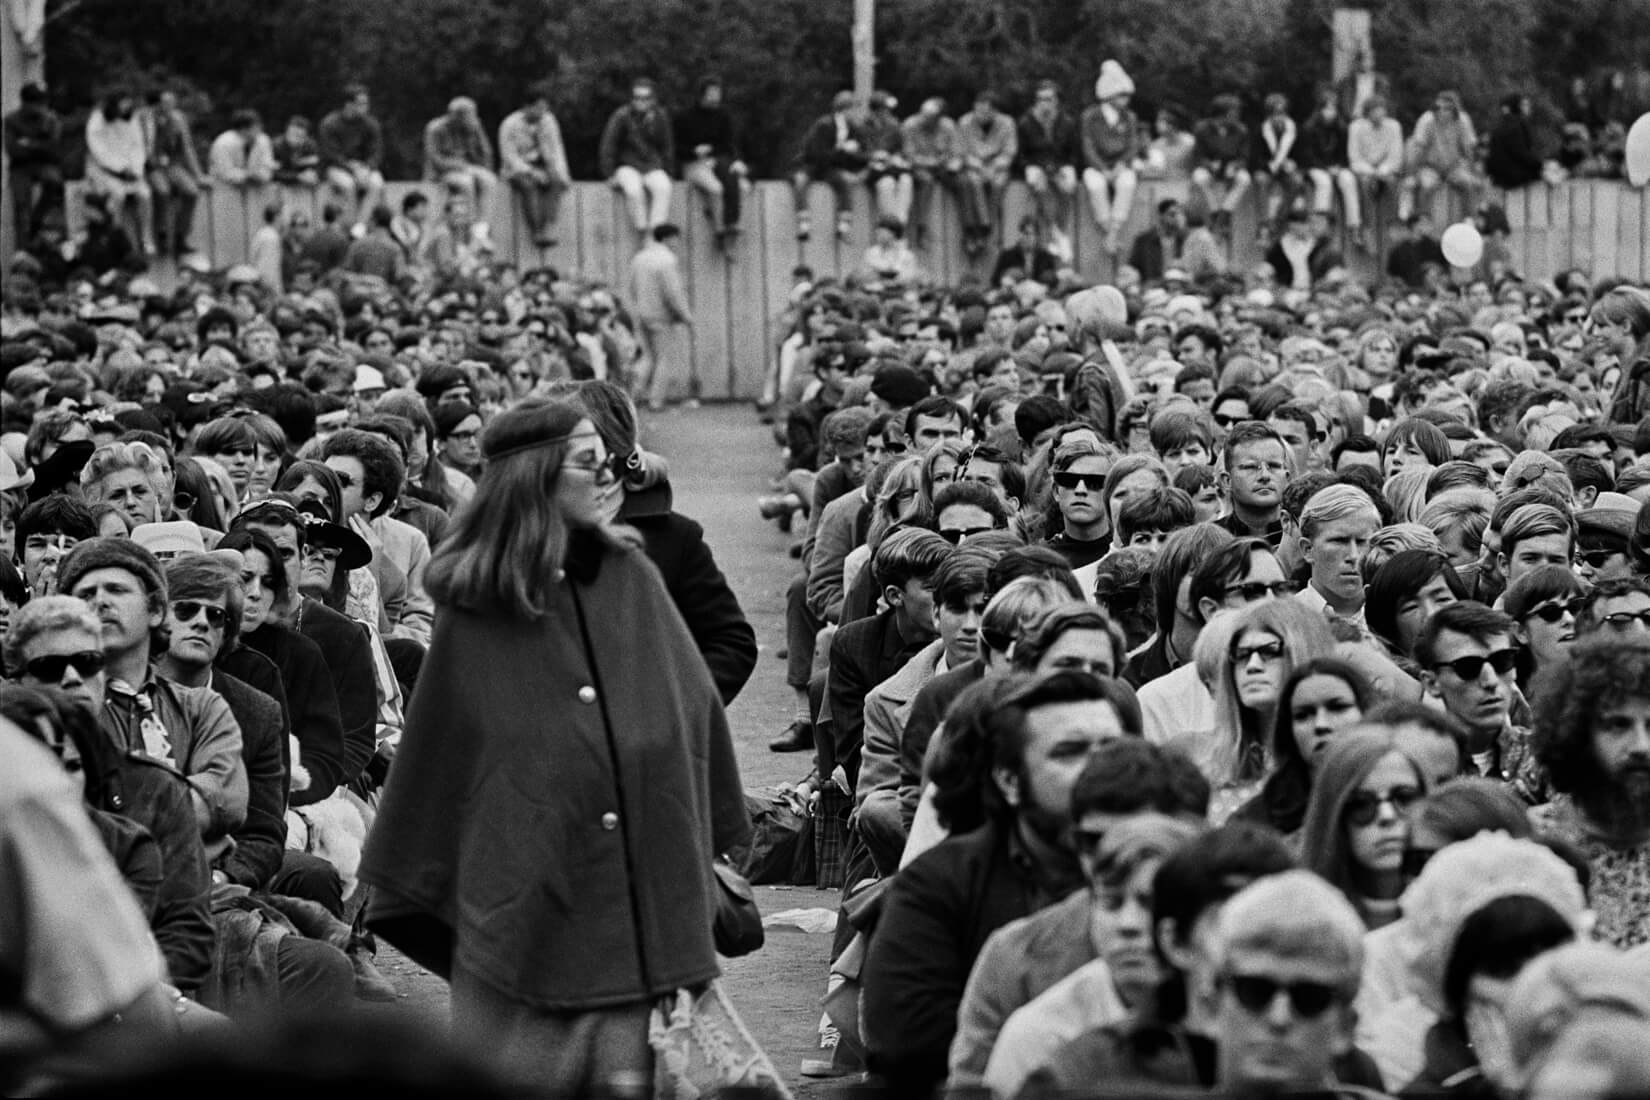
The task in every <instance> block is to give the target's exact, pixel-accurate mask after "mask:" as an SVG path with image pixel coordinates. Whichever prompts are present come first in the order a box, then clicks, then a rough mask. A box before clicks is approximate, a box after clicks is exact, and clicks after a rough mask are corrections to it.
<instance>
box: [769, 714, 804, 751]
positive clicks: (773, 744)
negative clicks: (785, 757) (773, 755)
mask: <svg viewBox="0 0 1650 1100" xmlns="http://www.w3.org/2000/svg"><path fill="white" fill-rule="evenodd" d="M813 747H814V724H813V723H812V722H809V721H807V720H805V719H802V718H797V719H795V720H794V721H792V722H791V724H790V725H788V726H786V727H785V732H784V733H782V734H780V735H779V736H778V737H775V738H774V739H773V740H772V741H769V742H768V749H769V751H771V752H802V751H803V750H805V749H812V748H813Z"/></svg>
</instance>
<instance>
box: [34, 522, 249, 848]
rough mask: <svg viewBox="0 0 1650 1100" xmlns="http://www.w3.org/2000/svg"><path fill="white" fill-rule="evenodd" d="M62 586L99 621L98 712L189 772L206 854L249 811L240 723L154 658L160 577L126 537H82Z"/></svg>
mask: <svg viewBox="0 0 1650 1100" xmlns="http://www.w3.org/2000/svg"><path fill="white" fill-rule="evenodd" d="M60 581H61V588H62V590H63V591H64V592H65V593H66V594H69V595H73V596H76V597H78V598H79V599H82V600H84V601H85V602H86V603H87V605H89V606H90V607H91V609H92V611H93V612H94V613H95V614H96V615H97V617H98V621H99V623H100V624H101V625H102V637H101V638H100V644H101V645H102V647H103V656H104V661H105V668H106V670H107V680H108V692H107V697H106V699H105V700H104V703H103V707H102V709H101V711H100V712H99V719H100V721H101V723H102V725H103V728H104V730H105V732H107V733H108V734H109V735H110V736H111V737H112V738H114V740H115V743H116V744H118V745H120V746H122V747H123V748H126V749H128V750H132V751H137V752H142V753H146V754H147V755H149V756H152V757H155V758H156V759H159V760H164V761H168V762H169V763H171V764H172V765H173V766H175V767H176V768H177V769H178V771H180V772H182V773H183V775H184V776H185V777H186V778H187V779H188V780H189V786H190V788H191V794H192V796H193V801H194V806H195V818H196V824H197V825H198V826H199V828H200V831H201V839H202V840H203V841H204V842H205V844H206V852H207V858H208V859H214V858H216V857H218V856H219V855H221V854H223V853H224V852H225V851H226V850H228V849H229V848H230V847H231V846H232V842H231V840H230V836H229V834H230V833H231V832H232V831H234V830H235V829H238V828H240V826H241V825H242V824H244V823H245V821H246V812H247V779H246V765H245V763H244V762H243V761H242V759H241V728H240V724H239V723H238V722H236V721H235V716H234V714H233V713H232V712H231V711H230V709H229V705H228V704H227V703H225V702H224V700H223V697H222V696H220V695H218V694H217V693H216V692H214V691H211V690H208V689H197V688H191V687H186V686H183V685H181V684H177V683H174V682H173V681H171V680H169V679H167V678H166V677H165V676H163V675H159V674H157V672H156V671H155V669H154V668H153V667H151V661H152V660H153V659H154V658H156V657H157V656H158V654H157V653H156V649H157V648H158V647H159V646H160V645H161V644H162V643H163V641H164V638H165V634H164V631H163V628H164V624H165V622H166V609H167V606H168V603H167V593H166V578H165V577H164V576H163V575H162V574H161V570H160V563H159V562H158V561H156V560H155V557H154V555H153V554H151V553H149V551H147V550H145V549H143V548H142V547H141V546H139V545H137V544H136V543H135V542H133V541H131V540H130V539H113V538H97V539H89V540H87V541H86V542H83V543H81V544H80V545H78V546H76V547H75V548H74V550H73V551H72V552H71V553H70V554H69V555H68V556H67V557H66V558H64V559H63V565H62V571H61V574H60Z"/></svg>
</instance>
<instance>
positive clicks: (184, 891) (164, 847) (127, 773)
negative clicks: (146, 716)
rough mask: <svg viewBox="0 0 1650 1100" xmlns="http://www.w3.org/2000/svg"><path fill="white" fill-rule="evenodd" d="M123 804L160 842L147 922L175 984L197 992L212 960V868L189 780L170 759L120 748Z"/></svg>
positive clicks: (120, 808)
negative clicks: (155, 886) (155, 889)
mask: <svg viewBox="0 0 1650 1100" xmlns="http://www.w3.org/2000/svg"><path fill="white" fill-rule="evenodd" d="M118 767H119V773H120V774H119V786H120V795H119V801H120V805H118V806H115V807H112V808H113V809H115V810H116V811H117V812H118V813H120V814H122V815H124V816H126V817H128V818H130V819H131V820H133V821H135V822H137V823H138V824H139V825H141V826H143V827H144V828H145V829H147V830H148V831H149V835H150V836H151V837H153V838H154V840H155V843H156V844H157V845H159V847H160V859H161V872H162V877H161V883H160V889H159V891H158V892H157V894H156V895H155V898H154V910H153V912H152V913H150V916H149V927H150V929H151V930H152V931H153V932H154V934H155V942H157V943H158V944H160V950H161V954H162V955H164V956H165V957H166V969H167V972H168V974H169V976H170V977H171V980H172V984H173V985H175V986H177V987H178V989H179V990H181V991H182V992H184V993H193V992H195V990H197V989H199V988H200V986H201V983H202V982H203V981H204V980H205V979H206V973H207V971H208V970H210V969H211V966H212V947H213V941H214V940H215V939H216V938H217V933H216V931H214V929H213V927H212V914H211V908H212V906H211V902H212V874H211V872H210V871H209V870H208V869H207V866H206V849H205V847H204V845H203V844H202V843H201V833H200V826H199V825H197V824H196V822H195V806H194V802H193V801H192V800H191V798H190V793H189V781H188V780H187V779H185V778H184V777H183V775H182V773H180V772H178V771H177V770H175V769H174V768H173V767H172V766H171V765H170V764H167V763H165V762H163V761H160V760H156V759H154V758H153V757H150V756H147V755H145V754H143V753H138V752H126V753H122V755H121V758H120V762H119V765H118Z"/></svg>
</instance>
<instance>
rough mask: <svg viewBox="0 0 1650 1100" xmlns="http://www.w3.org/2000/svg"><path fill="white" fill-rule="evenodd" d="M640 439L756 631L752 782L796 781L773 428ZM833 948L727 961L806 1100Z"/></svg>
mask: <svg viewBox="0 0 1650 1100" xmlns="http://www.w3.org/2000/svg"><path fill="white" fill-rule="evenodd" d="M643 442H644V444H645V445H646V446H647V447H648V448H649V449H651V450H656V451H658V452H660V453H662V454H664V455H665V456H666V457H667V458H668V459H669V461H670V468H671V483H672V485H673V486H674V487H675V491H676V509H677V511H679V512H681V513H683V514H684V515H687V516H691V517H692V518H694V519H696V520H698V521H699V523H701V524H702V525H703V526H704V528H705V537H706V540H707V541H708V542H709V543H710V546H711V549H712V550H713V551H714V552H715V554H716V560H717V563H718V564H719V565H720V566H721V567H722V571H723V572H724V573H726V574H727V576H728V580H729V583H731V584H732V585H733V589H734V591H735V592H736V593H738V595H739V601H740V603H741V604H742V605H743V606H744V609H745V614H746V616H747V617H749V619H750V621H751V624H752V625H753V626H754V627H755V628H756V636H757V641H758V643H759V644H760V646H761V649H762V656H761V660H760V662H759V663H758V665H757V667H756V672H755V674H754V675H753V676H752V677H751V681H750V683H749V685H747V687H746V688H745V690H744V692H743V693H742V694H741V695H740V696H739V698H738V699H737V700H735V701H734V704H733V706H732V707H731V708H730V709H729V711H728V718H729V722H730V724H731V726H732V728H733V735H734V741H735V745H736V747H737V749H738V753H739V766H740V771H741V774H742V776H743V778H744V782H745V786H746V787H747V788H754V787H763V786H769V785H772V784H776V783H780V782H792V783H794V782H796V781H797V780H799V779H801V778H802V777H803V776H804V775H806V774H807V771H808V769H809V767H810V761H809V760H808V759H807V757H806V755H805V754H802V753H788V754H779V753H772V752H769V751H768V747H767V743H768V740H769V739H770V738H772V737H773V736H774V735H775V734H777V733H778V732H779V731H780V730H781V729H782V728H783V727H784V725H785V724H786V722H787V721H788V715H789V711H790V692H789V689H788V688H787V687H786V686H785V669H784V664H783V662H781V661H780V660H779V659H778V657H777V654H778V653H779V652H780V651H781V650H783V648H784V645H785V589H786V586H787V585H788V584H789V583H790V580H791V577H792V575H793V572H794V570H795V569H796V563H795V562H794V561H793V560H792V559H791V558H790V557H789V556H788V555H787V554H786V552H785V548H786V544H787V541H788V540H787V537H786V536H785V535H783V534H781V533H780V532H779V530H778V529H777V528H776V527H775V526H774V525H773V524H771V523H764V522H763V521H762V520H761V519H759V518H758V516H757V514H756V504H755V499H756V497H757V496H758V495H760V494H762V493H766V492H769V491H770V490H769V488H768V479H769V478H770V477H771V476H773V474H774V473H775V471H776V470H777V462H778V459H777V451H776V450H775V447H774V444H773V440H772V436H771V435H770V434H769V429H768V428H766V427H765V426H763V425H762V424H760V423H758V421H757V419H756V417H755V415H754V414H753V413H752V412H751V410H750V408H749V407H748V406H716V407H707V408H703V409H697V410H693V411H682V412H671V413H666V414H663V415H660V416H655V417H649V418H647V419H646V420H645V421H644V424H643ZM757 901H758V903H759V904H760V905H761V907H762V910H763V912H765V913H772V912H778V911H780V910H784V909H811V908H824V909H831V910H834V909H835V908H836V901H837V891H834V890H831V891H821V890H812V889H806V888H802V887H758V888H757ZM830 945H831V937H830V936H829V935H823V934H813V935H810V934H806V933H802V932H799V931H795V930H790V929H769V932H768V942H767V945H766V946H765V947H763V949H762V950H761V951H758V952H757V953H755V954H754V955H750V956H747V957H746V958H743V959H734V960H730V961H729V962H728V963H727V964H726V979H727V987H728V992H729V995H730V997H731V998H732V999H733V1002H734V1004H735V1005H736V1006H737V1007H738V1009H739V1011H740V1014H741V1015H742V1016H743V1017H744V1019H745V1022H746V1024H747V1025H748V1026H749V1027H750V1029H751V1031H752V1032H753V1033H754V1034H755V1036H756V1038H757V1040H758V1041H759V1042H760V1043H761V1044H762V1046H763V1047H764V1049H766V1050H767V1051H768V1054H769V1055H770V1056H771V1057H772V1058H773V1061H774V1064H775V1066H777V1067H778V1069H779V1071H780V1073H781V1074H782V1075H783V1076H784V1077H785V1078H786V1080H787V1081H788V1082H789V1083H790V1084H791V1086H792V1088H793V1089H795V1090H796V1092H797V1095H798V1096H799V1097H806V1096H823V1095H827V1094H829V1093H830V1092H832V1091H834V1090H833V1089H832V1088H831V1087H830V1085H829V1084H827V1083H822V1082H808V1081H805V1080H804V1079H802V1078H800V1077H799V1076H798V1075H797V1067H798V1065H799V1064H800V1062H801V1060H802V1059H803V1058H807V1057H814V1056H816V1055H817V1053H818V1050H817V1047H818V1024H819V998H820V996H821V995H822V994H823V993H824V982H825V967H826V962H827V960H828V955H829V952H830ZM379 965H380V969H381V970H383V972H384V973H385V975H386V976H388V977H389V978H390V979H391V980H392V981H394V982H395V983H396V985H397V986H398V987H399V988H400V990H401V994H402V999H401V1000H400V1001H399V1002H397V1004H396V1005H394V1006H386V1010H388V1011H394V1012H406V1013H413V1014H416V1015H417V1016H418V1017H420V1018H422V1019H426V1020H428V1021H430V1022H431V1023H432V1024H435V1025H438V1026H439V1025H442V1024H444V1023H445V1020H446V1015H447V986H446V983H444V982H443V981H441V979H439V978H437V977H435V976H434V975H433V974H430V973H429V972H427V971H425V970H422V969H420V968H419V967H417V966H415V965H414V964H413V963H411V962H409V961H408V960H407V959H405V958H403V957H401V956H400V955H399V954H397V953H396V952H395V951H394V950H393V949H390V948H384V949H381V951H380V956H379Z"/></svg>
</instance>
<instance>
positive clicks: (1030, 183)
mask: <svg viewBox="0 0 1650 1100" xmlns="http://www.w3.org/2000/svg"><path fill="white" fill-rule="evenodd" d="M1026 186H1027V187H1029V188H1031V197H1032V200H1033V201H1034V202H1035V203H1036V204H1037V220H1038V221H1039V222H1040V223H1042V224H1043V225H1044V226H1054V227H1059V226H1063V225H1065V224H1066V222H1067V221H1069V220H1070V219H1071V200H1072V198H1073V197H1075V196H1076V194H1077V169H1076V167H1075V166H1074V165H1070V164H1062V165H1060V166H1059V167H1057V168H1055V169H1054V172H1053V174H1052V175H1051V174H1050V173H1049V171H1048V169H1047V168H1045V167H1044V166H1043V165H1041V164H1028V165H1026Z"/></svg>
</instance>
